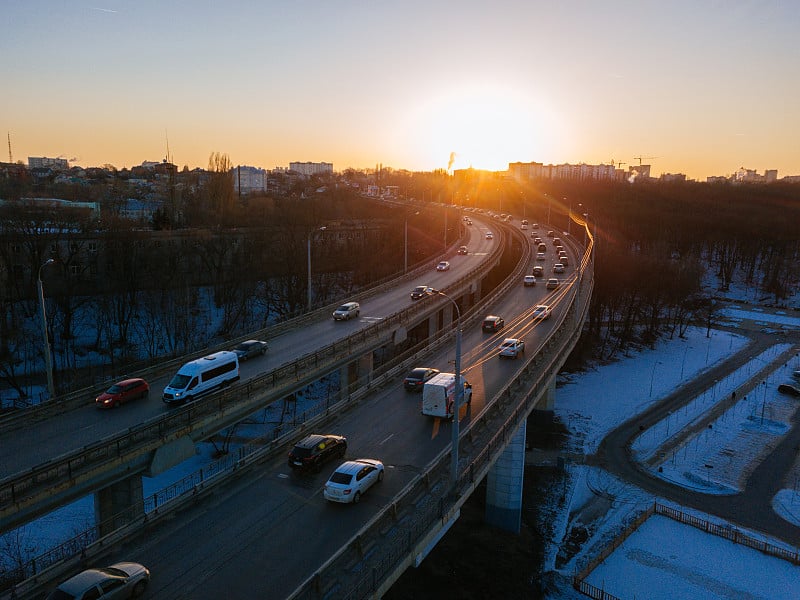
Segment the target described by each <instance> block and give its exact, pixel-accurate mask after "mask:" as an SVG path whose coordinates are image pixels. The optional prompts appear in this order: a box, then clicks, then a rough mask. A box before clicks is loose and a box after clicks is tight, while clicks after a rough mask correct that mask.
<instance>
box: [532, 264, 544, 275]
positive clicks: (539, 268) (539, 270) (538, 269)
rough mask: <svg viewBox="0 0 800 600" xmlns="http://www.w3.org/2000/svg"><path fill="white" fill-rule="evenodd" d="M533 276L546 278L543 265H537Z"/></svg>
mask: <svg viewBox="0 0 800 600" xmlns="http://www.w3.org/2000/svg"><path fill="white" fill-rule="evenodd" d="M533 274H534V276H536V277H544V267H543V266H542V265H536V266H535V267H533Z"/></svg>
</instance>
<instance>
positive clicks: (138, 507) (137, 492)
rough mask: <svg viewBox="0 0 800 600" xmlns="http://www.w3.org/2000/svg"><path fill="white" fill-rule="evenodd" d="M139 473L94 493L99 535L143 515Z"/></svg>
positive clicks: (142, 493)
mask: <svg viewBox="0 0 800 600" xmlns="http://www.w3.org/2000/svg"><path fill="white" fill-rule="evenodd" d="M143 500H144V492H143V491H142V477H141V475H138V474H137V475H131V476H130V477H126V478H125V479H123V480H121V481H117V482H115V483H112V484H111V485H109V486H108V487H105V488H103V489H102V490H98V491H97V492H95V494H94V513H95V520H96V522H97V523H98V524H99V526H100V535H105V534H107V533H109V532H111V531H113V530H115V529H117V528H119V527H123V526H125V525H127V524H128V523H131V522H133V521H135V520H136V519H137V518H139V517H141V516H143V515H144V502H143Z"/></svg>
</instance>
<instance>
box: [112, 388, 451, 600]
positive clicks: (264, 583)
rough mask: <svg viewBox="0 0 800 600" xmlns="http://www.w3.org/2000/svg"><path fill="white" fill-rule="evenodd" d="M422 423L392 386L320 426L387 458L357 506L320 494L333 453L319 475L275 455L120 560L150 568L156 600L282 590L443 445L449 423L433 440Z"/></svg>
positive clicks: (410, 399)
mask: <svg viewBox="0 0 800 600" xmlns="http://www.w3.org/2000/svg"><path fill="white" fill-rule="evenodd" d="M428 424H429V420H428V419H427V418H424V417H422V416H421V415H420V413H419V395H418V394H414V393H408V392H406V391H405V390H403V389H402V384H401V383H400V384H399V385H392V386H391V387H390V388H389V389H387V390H386V391H385V392H383V393H380V394H376V395H375V396H373V397H371V398H370V399H369V400H367V401H365V402H363V403H361V404H360V405H359V406H358V408H357V410H354V411H348V412H347V413H345V414H344V415H343V416H342V417H341V418H340V419H339V420H338V421H337V423H336V424H335V426H331V427H322V428H319V431H321V432H325V433H337V434H341V435H345V436H346V437H347V438H348V451H347V456H346V459H348V460H349V459H354V458H364V457H366V458H378V459H379V460H381V461H383V462H384V464H385V466H386V476H385V478H384V481H383V482H381V483H378V484H375V485H374V486H373V487H372V488H370V490H369V491H368V492H367V493H366V494H364V496H363V498H362V500H361V502H360V503H359V504H357V505H337V504H332V503H328V502H327V501H325V500H324V499H323V497H322V489H323V486H324V483H325V481H326V480H327V478H328V477H329V476H330V473H332V472H333V470H334V469H335V468H336V466H337V465H338V464H339V461H338V460H337V461H332V462H331V463H329V464H328V465H326V466H325V468H323V469H322V471H321V472H320V473H319V474H303V475H297V474H294V473H292V472H291V470H290V469H289V467H288V465H287V463H286V457H285V456H278V457H275V458H273V459H271V460H269V461H266V462H265V464H264V466H263V467H262V466H261V465H259V466H258V467H256V469H257V471H256V472H257V473H258V474H257V475H255V476H253V475H249V476H246V477H244V478H242V479H241V480H237V481H235V482H234V483H233V484H232V485H231V486H228V487H226V490H225V491H224V492H223V493H221V494H219V495H215V496H214V497H213V498H212V499H209V500H206V501H204V502H203V503H202V504H204V505H206V504H209V503H211V506H207V507H203V506H200V505H199V506H198V507H196V508H192V509H190V511H189V512H190V513H192V514H191V517H190V518H183V519H176V520H175V521H170V523H168V524H167V525H166V528H161V527H159V531H158V532H157V534H156V535H155V536H153V535H151V536H150V537H149V539H148V540H147V541H146V542H145V543H144V544H143V545H142V546H140V547H139V548H138V549H137V550H136V552H134V553H133V555H131V554H125V555H124V556H123V555H121V556H119V557H118V558H119V559H122V558H125V559H126V560H135V561H138V562H142V563H143V564H145V565H148V566H149V567H150V568H151V571H152V573H153V576H152V577H153V579H152V582H151V586H150V594H151V597H153V598H168V597H169V598H174V597H181V598H182V597H186V598H220V597H285V596H287V595H288V594H289V593H290V592H291V591H292V590H294V589H295V588H296V587H297V586H298V585H299V584H300V583H301V582H302V581H303V580H304V579H305V578H307V577H308V576H310V575H311V574H313V572H314V570H315V569H316V568H317V566H318V565H320V564H322V563H323V562H325V561H326V560H328V559H329V558H330V557H331V556H333V554H335V552H336V551H337V550H338V548H340V547H341V546H342V545H344V544H345V543H346V542H347V541H348V540H349V539H350V537H351V536H352V534H353V532H355V531H357V530H359V529H360V528H361V527H363V525H364V524H365V523H366V522H368V521H369V519H371V518H372V517H373V516H374V515H375V514H376V513H377V512H378V511H379V510H380V507H382V506H384V505H386V504H388V503H389V502H390V501H391V499H392V498H393V497H394V496H396V495H397V494H398V493H399V492H400V491H401V490H402V489H403V488H404V487H405V486H406V485H408V483H409V482H410V481H411V480H412V479H413V478H414V477H415V476H416V475H417V474H418V473H419V472H420V471H421V467H423V466H424V465H425V464H427V463H428V462H430V460H432V459H433V457H435V456H436V454H438V453H439V452H441V451H442V450H443V449H444V448H445V447H447V445H448V444H449V441H450V438H449V430H448V436H438V437H437V438H434V439H433V440H432V439H431V436H430V432H429V430H428ZM248 478H249V480H248ZM182 516H184V515H182ZM184 517H185V516H184ZM276 549H279V550H276ZM248 574H249V575H248ZM245 592H247V593H245Z"/></svg>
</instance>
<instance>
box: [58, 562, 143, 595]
mask: <svg viewBox="0 0 800 600" xmlns="http://www.w3.org/2000/svg"><path fill="white" fill-rule="evenodd" d="M149 582H150V571H149V570H148V569H147V567H145V566H143V565H140V564H139V563H133V562H120V563H115V564H113V565H111V566H110V567H102V568H96V569H87V570H85V571H83V572H82V573H78V574H77V575H75V576H74V577H70V578H69V579H67V580H66V581H65V582H64V583H62V584H61V585H59V586H58V587H57V588H56V589H55V590H53V591H52V592H50V594H49V595H48V596H47V600H86V599H88V598H91V599H93V600H95V599H97V600H112V599H114V600H116V599H117V598H136V597H137V596H141V595H142V594H143V593H144V590H145V588H146V587H147V584H148V583H149Z"/></svg>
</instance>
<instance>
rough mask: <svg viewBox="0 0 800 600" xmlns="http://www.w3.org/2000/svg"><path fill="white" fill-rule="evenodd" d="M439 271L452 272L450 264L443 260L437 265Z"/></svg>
mask: <svg viewBox="0 0 800 600" xmlns="http://www.w3.org/2000/svg"><path fill="white" fill-rule="evenodd" d="M436 270H437V271H449V270H450V263H449V262H447V261H446V260H443V261H442V262H440V263H439V264H438V265H436Z"/></svg>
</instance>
